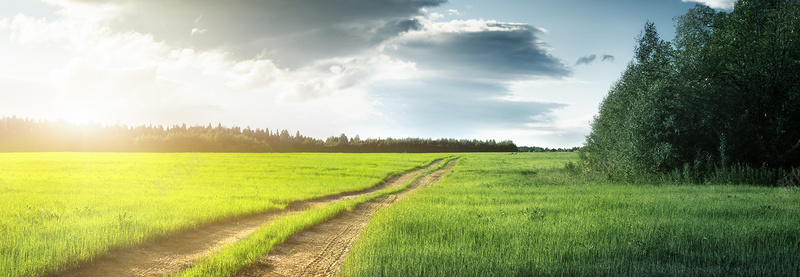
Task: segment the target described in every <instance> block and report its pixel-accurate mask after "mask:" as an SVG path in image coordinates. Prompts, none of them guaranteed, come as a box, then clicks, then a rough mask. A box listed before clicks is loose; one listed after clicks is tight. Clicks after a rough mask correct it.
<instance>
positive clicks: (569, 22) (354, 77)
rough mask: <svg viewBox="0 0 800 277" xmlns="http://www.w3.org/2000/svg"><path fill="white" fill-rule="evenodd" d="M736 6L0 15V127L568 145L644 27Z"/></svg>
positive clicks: (285, 5) (430, 6) (17, 2)
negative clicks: (3, 123) (212, 129)
mask: <svg viewBox="0 0 800 277" xmlns="http://www.w3.org/2000/svg"><path fill="white" fill-rule="evenodd" d="M734 2H735V0H692V1H688V0H646V1H641V0H616V1H593V0H560V1H534V0H522V1H521V0H493V1H485V0H484V1H477V0H327V1H318V0H317V1H315V0H271V1H259V0H228V1H216V0H195V1H185V0H3V1H2V2H1V3H0V116H13V115H16V116H17V117H26V118H32V119H47V120H64V121H66V122H71V123H77V124H85V123H88V122H96V123H101V124H126V125H129V126H130V125H141V124H153V125H170V126H171V125H180V124H182V123H186V124H188V125H208V124H212V125H215V126H216V125H217V124H218V123H221V124H222V125H224V126H229V127H230V126H239V127H242V128H244V127H248V126H249V127H251V128H253V129H255V128H262V129H263V128H270V129H271V130H276V129H288V130H289V131H290V133H294V132H295V131H300V133H302V134H303V135H306V136H312V137H317V138H325V137H329V136H337V135H338V134H341V133H345V134H347V135H348V136H354V135H356V134H358V135H359V136H360V137H362V138H366V137H372V138H386V137H395V138H403V137H420V138H459V139H462V138H463V139H473V138H474V139H483V140H485V139H495V140H498V141H500V140H513V141H514V142H515V143H516V144H517V145H520V146H541V147H573V146H581V145H582V144H583V142H584V140H585V136H586V135H587V134H588V133H589V131H590V130H591V127H590V122H591V120H592V118H593V117H594V116H595V115H596V114H597V110H598V107H599V105H600V103H601V101H602V100H603V98H604V96H605V95H606V94H607V92H608V90H609V88H610V87H611V86H612V85H613V83H614V82H615V81H616V80H617V79H618V78H619V76H620V74H621V73H622V71H623V70H624V69H625V67H626V65H627V64H628V63H629V62H630V61H631V59H632V56H633V49H634V46H635V37H636V36H637V35H638V34H639V33H640V32H641V30H642V27H643V26H644V24H645V22H647V21H648V20H650V21H652V22H654V23H655V24H656V27H657V28H658V30H659V33H660V34H661V37H662V38H663V39H666V40H671V39H672V38H673V37H674V31H673V30H674V21H673V18H674V17H676V16H679V15H682V14H684V13H685V12H686V11H687V10H688V9H690V8H692V7H693V6H694V5H696V4H702V5H708V6H710V7H712V8H715V9H719V10H724V11H725V10H727V11H729V10H730V9H732V7H733V4H734Z"/></svg>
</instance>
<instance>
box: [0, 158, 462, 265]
mask: <svg viewBox="0 0 800 277" xmlns="http://www.w3.org/2000/svg"><path fill="white" fill-rule="evenodd" d="M0 155H1V156H2V159H0V168H2V172H3V173H2V174H1V175H0V233H1V234H3V235H2V236H0V276H31V275H41V274H43V273H45V272H50V271H53V270H56V269H58V268H64V267H65V266H69V265H74V264H76V263H78V262H80V261H86V260H89V259H92V258H94V257H96V256H98V255H100V254H102V253H105V252H107V251H108V250H109V249H115V248H124V247H128V246H132V245H137V244H141V243H142V242H144V241H147V240H150V239H152V238H154V237H158V236H160V235H164V234H171V233H176V232H181V231H183V230H187V229H191V228H193V227H196V226H198V225H201V224H204V223H208V222H214V221H219V220H223V219H226V218H231V217H236V216H243V215H248V214H253V213H258V212H262V211H266V210H271V209H279V208H282V207H284V206H285V205H286V204H287V203H289V202H292V201H294V200H302V199H309V198H314V197H319V196H323V195H329V194H335V193H338V192H343V191H355V190H361V189H364V188H367V187H370V186H372V185H374V184H376V183H378V182H379V181H381V180H383V179H385V178H387V177H388V176H390V175H393V174H397V173H399V172H403V171H406V170H408V169H411V168H414V167H419V166H423V165H426V164H428V163H430V162H431V161H433V160H434V159H437V158H441V157H444V156H446V155H441V154H430V155H428V154H369V155H359V154H197V153H195V154H191V153H182V154H145V153H142V154H130V153H15V154H7V153H6V154H0Z"/></svg>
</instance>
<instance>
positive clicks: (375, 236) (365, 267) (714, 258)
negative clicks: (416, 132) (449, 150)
mask: <svg viewBox="0 0 800 277" xmlns="http://www.w3.org/2000/svg"><path fill="white" fill-rule="evenodd" d="M574 157H575V156H574V155H572V154H535V155H530V154H520V155H512V156H509V155H507V154H469V155H465V156H464V157H462V158H461V160H460V161H459V165H458V167H456V169H455V170H454V171H453V172H452V173H451V174H450V175H449V176H448V177H447V178H445V179H444V180H443V181H442V182H440V183H438V184H435V185H432V186H431V187H429V188H427V189H425V190H421V191H419V192H417V193H415V194H413V195H411V196H409V197H408V198H406V199H404V200H403V201H401V202H399V203H397V204H396V205H394V206H392V207H390V208H388V209H385V210H381V211H378V212H376V214H375V215H374V216H373V220H372V222H371V223H370V225H369V226H367V228H366V229H365V230H364V231H363V232H362V235H361V238H360V239H359V241H358V242H357V243H356V246H355V247H354V250H353V252H351V255H350V257H349V258H348V260H347V261H346V263H345V265H344V267H343V269H342V271H343V272H342V273H343V274H342V275H343V276H420V275H424V276H653V275H668V276H675V275H677V276H686V275H690V276H698V275H700V276H703V275H707V276H752V275H763V276H796V275H797V274H798V272H800V260H798V258H797V257H800V224H799V223H800V197H799V196H798V193H797V191H796V190H791V189H785V188H766V187H754V186H733V185H707V186H692V185H664V186H652V185H646V184H636V185H626V184H607V183H591V182H588V181H586V180H582V179H580V178H576V177H574V176H572V175H570V174H567V173H566V172H564V170H562V169H558V168H554V167H560V166H562V165H563V162H564V161H566V160H568V159H572V158H574Z"/></svg>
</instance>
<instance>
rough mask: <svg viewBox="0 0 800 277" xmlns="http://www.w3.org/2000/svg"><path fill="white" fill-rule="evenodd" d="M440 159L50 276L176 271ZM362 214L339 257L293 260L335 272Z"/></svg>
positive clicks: (368, 208) (396, 182)
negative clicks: (358, 187)
mask: <svg viewBox="0 0 800 277" xmlns="http://www.w3.org/2000/svg"><path fill="white" fill-rule="evenodd" d="M439 163H441V161H439V162H435V163H433V164H431V165H430V166H428V167H426V168H422V169H417V170H414V171H411V172H408V173H405V174H402V175H399V176H397V177H395V178H392V179H390V180H388V181H387V182H384V183H382V184H380V185H378V186H375V187H372V188H370V189H366V190H363V191H358V192H348V193H340V194H335V195H330V196H324V197H320V198H316V199H312V200H307V201H297V202H293V203H291V204H289V205H288V206H287V207H286V208H285V209H283V210H278V211H268V212H264V213H260V214H255V215H251V216H245V217H240V218H235V219H231V220H226V221H223V222H218V223H213V224H209V225H205V226H201V227H199V228H197V229H194V230H191V231H187V232H183V233H179V234H175V235H171V236H167V237H163V238H161V239H158V240H155V241H153V242H150V243H147V244H145V245H142V246H138V247H134V248H130V249H120V250H114V251H111V252H110V253H108V254H107V255H104V256H103V257H100V258H97V259H95V260H94V261H91V262H88V263H84V264H82V265H81V266H79V267H77V268H74V269H70V270H67V271H64V272H59V273H56V274H53V275H52V276H163V275H169V274H175V273H178V272H180V271H181V270H182V269H185V268H187V267H190V266H191V265H192V264H193V261H195V260H197V259H198V258H202V257H205V256H208V255H210V254H212V253H214V252H216V251H218V250H220V249H222V248H223V247H225V246H227V245H230V244H233V243H236V242H238V241H239V240H241V239H242V238H244V237H246V236H247V235H249V234H251V233H253V232H255V231H256V230H258V228H259V227H261V226H262V225H263V224H265V223H268V222H270V221H272V220H275V219H277V218H280V217H284V216H290V215H294V214H298V213H301V212H303V211H304V210H306V209H308V208H309V207H315V206H321V205H325V204H328V203H332V202H335V201H338V200H341V199H344V198H350V197H357V196H359V195H364V194H369V193H372V192H374V191H376V190H379V189H383V188H389V187H394V186H400V185H402V184H404V183H406V182H408V181H410V180H411V179H413V178H414V177H416V176H417V175H420V174H423V173H424V172H425V171H427V170H428V169H430V168H432V167H435V166H437V165H438V164H439ZM452 166H453V164H452V163H451V164H450V165H448V166H447V167H446V168H445V169H442V170H439V171H437V172H434V173H432V174H429V175H428V176H426V177H424V178H423V179H422V180H420V182H419V183H418V185H416V186H414V187H412V188H410V189H408V190H405V191H403V192H400V193H398V194H396V195H393V196H390V197H387V198H384V199H378V200H376V203H368V204H367V205H360V206H358V207H357V208H356V209H354V210H353V212H345V213H344V214H343V215H341V216H339V217H336V218H334V219H332V220H330V221H328V222H324V223H322V224H320V225H318V226H319V227H320V228H323V230H325V229H327V228H331V227H322V226H321V225H324V224H329V222H340V223H338V224H340V225H341V224H344V225H347V223H341V221H345V222H348V221H351V220H350V219H344V218H349V217H350V216H351V215H350V214H357V213H364V215H366V218H367V220H368V218H369V214H371V213H372V212H373V211H374V210H376V209H377V208H379V207H381V206H385V205H388V204H390V203H392V202H394V201H396V200H393V199H396V198H399V197H402V196H401V195H405V194H407V193H409V192H410V191H413V190H415V189H417V188H419V187H421V186H422V185H419V184H429V183H433V182H437V181H438V179H439V178H441V176H442V175H443V174H444V171H445V170H447V171H449V170H450V169H451V168H452ZM434 175H435V176H438V177H435V179H436V181H432V180H433V179H432V178H434ZM377 202H381V203H383V204H378V203H377ZM365 204H366V203H365ZM376 205H377V206H376ZM362 210H364V211H362ZM361 220H362V219H360V217H358V218H356V217H354V218H353V219H352V221H359V223H353V224H351V225H352V227H346V228H350V229H354V230H355V231H354V232H355V234H356V235H355V236H351V237H350V238H345V239H348V240H350V241H349V242H348V244H347V245H348V246H347V247H346V249H344V250H342V251H339V252H336V253H341V254H339V255H340V256H341V257H338V258H335V259H332V260H331V259H328V258H325V256H321V255H318V256H314V258H311V259H312V261H311V262H304V260H298V261H296V262H295V263H298V264H303V265H306V264H307V265H309V266H310V265H314V266H316V267H326V268H335V269H336V272H338V265H339V263H340V262H341V259H342V258H344V255H345V254H346V251H347V249H349V247H350V246H352V243H353V242H354V241H355V238H356V237H357V234H358V231H359V230H360V229H361V228H362V227H363V225H364V224H366V220H364V221H363V222H360V221H361ZM333 224H336V223H333ZM315 229H319V228H318V227H313V228H312V229H310V230H309V231H306V232H303V233H301V234H300V235H295V236H293V237H292V238H290V239H289V240H288V241H287V243H285V244H284V245H282V246H281V247H279V248H277V249H276V250H273V252H278V251H284V252H285V251H287V249H291V247H290V246H291V244H292V243H295V244H296V243H297V242H295V238H297V237H305V236H308V235H307V234H306V233H308V232H313V230H315ZM349 232H352V231H348V232H339V233H342V234H344V233H349ZM320 233H325V234H328V235H330V234H329V233H330V232H320ZM337 234H338V233H337ZM337 234H334V236H337ZM345 236H349V235H340V236H339V237H342V238H344V237H345ZM323 237H324V236H323ZM314 240H325V239H316V238H315V239H314ZM329 241H331V244H332V246H331V247H330V248H334V249H339V248H342V247H338V246H337V245H339V243H338V242H334V241H335V240H333V239H330V240H329ZM309 251H310V250H309ZM326 253H330V252H326ZM269 257H270V258H271V257H273V256H272V254H270V256H269ZM279 259H280V258H279ZM284 259H285V258H284ZM329 260H330V261H329ZM258 264H261V263H258ZM332 264H335V265H332ZM275 265H276V267H270V269H272V268H276V269H279V268H280V267H277V264H275ZM260 267H261V266H259V267H253V268H252V269H253V270H255V269H258V270H257V271H251V272H252V273H253V274H255V273H258V271H261V270H260ZM306 267H308V266H301V267H300V268H306ZM316 267H315V268H316ZM248 270H250V269H248ZM328 271H330V270H328ZM276 272H287V271H276ZM292 272H294V271H289V272H288V273H287V274H286V276H300V275H304V274H302V273H301V274H299V275H298V274H294V273H292ZM326 272H327V271H326ZM334 274H335V273H334ZM278 276H280V275H278ZM328 276H330V275H328Z"/></svg>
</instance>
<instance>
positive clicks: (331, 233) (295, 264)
mask: <svg viewBox="0 0 800 277" xmlns="http://www.w3.org/2000/svg"><path fill="white" fill-rule="evenodd" d="M457 162H458V160H453V161H450V162H449V163H448V164H447V165H446V166H445V167H444V168H442V169H439V170H437V171H435V172H433V173H430V174H428V175H426V176H425V177H423V178H422V179H420V180H419V181H417V183H415V184H414V185H412V186H411V187H409V188H408V189H406V190H403V191H401V192H398V193H396V194H393V195H389V196H387V197H382V198H378V199H375V200H373V201H370V202H365V203H361V204H359V205H357V206H356V207H355V208H354V209H353V210H352V211H349V212H348V211H344V212H342V213H340V214H339V215H338V216H336V217H334V218H333V219H330V220H328V221H325V222H322V223H319V224H317V225H315V226H313V227H311V228H309V229H306V230H305V231H302V232H300V233H297V234H295V235H292V236H291V237H290V238H289V239H287V240H286V241H285V242H284V243H282V244H280V245H276V246H275V248H273V250H272V251H270V253H269V254H268V255H267V256H264V257H262V258H261V259H259V260H258V261H256V262H255V263H254V264H253V265H251V266H249V267H247V268H244V269H242V270H240V271H239V272H238V273H237V274H236V275H235V276H336V275H337V274H338V273H339V270H340V268H341V264H342V262H343V261H344V259H345V258H346V257H347V254H349V253H350V249H351V248H352V247H353V245H354V244H355V242H356V240H357V239H358V237H359V234H360V233H361V229H363V228H364V227H365V226H366V225H367V223H369V220H370V219H371V217H372V214H373V213H374V212H375V211H377V210H379V209H381V208H384V207H387V206H389V205H392V204H394V203H395V202H397V201H399V200H400V199H402V198H403V197H404V196H406V195H408V194H411V193H413V192H415V191H416V190H418V189H421V188H423V187H425V186H428V185H430V184H434V183H437V182H439V181H440V180H441V178H442V177H444V175H446V174H447V173H449V172H450V171H451V170H452V169H453V167H454V166H455V165H456V163H457Z"/></svg>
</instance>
